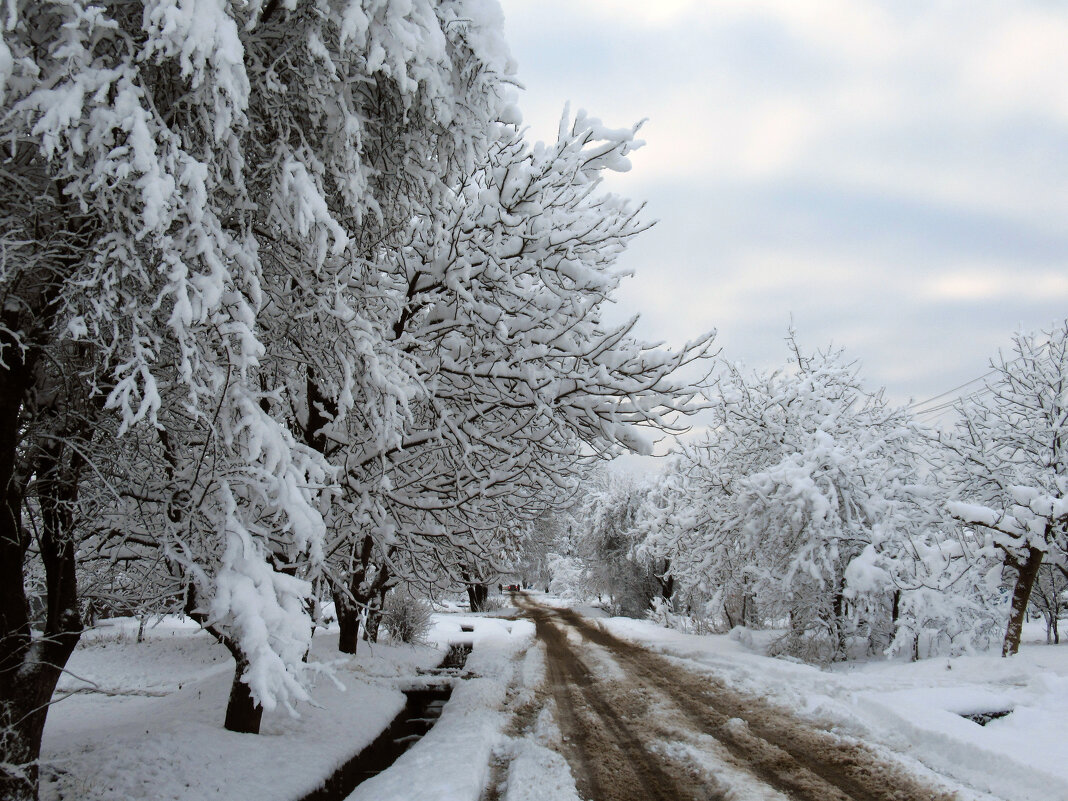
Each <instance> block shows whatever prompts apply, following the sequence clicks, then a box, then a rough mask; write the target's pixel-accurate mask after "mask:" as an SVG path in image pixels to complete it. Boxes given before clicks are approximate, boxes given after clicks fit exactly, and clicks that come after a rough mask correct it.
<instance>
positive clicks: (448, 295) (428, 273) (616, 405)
mask: <svg viewBox="0 0 1068 801" xmlns="http://www.w3.org/2000/svg"><path fill="white" fill-rule="evenodd" d="M639 144H640V142H639V141H637V140H636V139H635V130H634V129H623V130H610V129H606V128H605V127H604V126H602V125H601V124H600V123H599V122H597V121H596V120H593V119H591V118H588V117H587V116H585V115H583V114H579V115H577V116H576V117H575V118H571V117H570V116H568V115H566V114H565V116H564V118H563V119H562V122H561V126H560V130H559V135H558V139H557V141H556V142H555V143H553V144H548V145H547V144H537V145H534V146H531V145H529V144H527V143H526V142H525V141H524V140H523V138H522V136H521V134H520V133H519V132H518V131H517V130H516V129H515V128H508V129H507V130H505V129H502V133H501V134H500V135H499V136H498V137H497V138H496V139H495V140H494V141H493V142H492V143H491V144H490V146H489V148H488V150H487V152H486V154H485V158H484V159H483V160H482V161H481V162H479V163H478V164H476V165H474V167H473V168H472V169H468V168H466V167H463V166H462V165H459V166H457V167H456V168H455V169H451V170H450V171H449V172H447V173H446V175H445V179H446V181H447V183H446V185H445V186H444V187H443V188H442V191H441V192H439V193H437V194H435V195H434V196H433V197H432V198H430V199H429V200H428V204H427V206H426V207H425V209H424V210H423V213H421V214H419V215H416V216H413V217H412V218H411V220H410V223H409V226H408V229H407V231H406V233H405V236H404V244H403V245H402V246H400V247H398V248H396V249H393V250H389V251H384V252H383V253H382V260H381V262H380V263H379V264H378V265H377V269H378V283H377V290H378V291H379V292H380V293H381V295H382V296H384V297H390V298H393V299H394V303H395V307H394V309H395V312H394V316H393V317H392V318H390V320H389V332H388V335H387V337H386V346H387V347H388V348H389V349H390V351H391V352H392V353H394V354H397V361H398V363H403V364H405V365H407V367H406V369H407V370H408V371H409V372H410V373H411V374H412V375H413V376H414V377H415V378H416V382H415V383H414V390H413V392H412V394H411V396H410V397H409V399H408V401H407V407H406V408H407V416H406V417H405V419H404V420H403V423H402V425H401V426H400V428H399V430H398V438H397V439H395V440H381V439H378V440H367V439H360V437H364V436H365V434H366V431H365V430H364V431H359V432H353V431H351V430H343V429H339V430H338V431H337V433H334V431H333V428H332V427H328V428H327V429H326V430H327V431H328V432H330V433H328V434H327V437H328V439H331V440H332V441H335V442H338V443H339V445H338V446H337V448H338V451H339V453H340V452H345V453H346V456H345V458H344V459H343V460H342V461H343V463H344V465H345V466H346V473H345V476H344V477H343V479H342V492H343V495H344V496H345V497H346V500H345V504H347V505H345V506H343V508H344V513H343V514H344V516H345V524H344V527H339V528H338V531H339V534H340V535H341V536H342V537H343V538H345V540H346V541H347V542H348V543H349V546H348V547H347V548H346V547H344V546H343V547H342V548H341V549H340V550H339V553H340V552H342V551H343V552H344V553H346V554H347V557H346V559H347V562H346V563H345V564H343V565H341V568H340V572H341V573H342V575H347V590H348V592H347V594H348V595H349V596H350V598H351V599H352V601H353V602H354V603H355V604H356V605H359V604H360V603H363V602H365V601H364V599H365V598H366V597H367V592H368V591H369V590H373V589H374V588H373V587H372V586H370V585H368V584H367V578H366V577H367V575H368V572H369V571H370V570H371V569H372V568H371V565H374V566H375V567H374V571H375V575H376V576H385V575H388V576H392V577H394V578H397V579H403V580H404V581H406V582H415V583H417V584H419V585H421V586H423V587H424V588H426V587H427V585H432V584H435V583H442V582H448V581H449V580H452V581H459V582H462V583H465V584H468V585H469V586H470V585H478V584H481V585H485V583H487V582H489V583H492V582H493V581H494V576H495V575H496V574H497V573H500V572H504V571H507V570H508V568H509V567H510V562H511V559H510V556H509V554H510V553H512V552H514V550H515V545H516V544H517V542H518V538H520V537H521V536H522V535H523V532H524V531H525V530H526V529H527V527H528V526H529V525H530V524H531V523H532V521H533V520H535V519H537V518H538V517H539V516H540V515H541V514H542V513H543V512H545V511H546V510H548V509H549V508H551V506H552V505H553V503H554V502H555V501H554V499H555V498H557V497H558V496H560V495H561V494H562V493H566V492H567V491H568V490H569V489H570V488H572V487H573V485H574V478H573V476H574V475H575V474H576V472H577V471H578V468H580V467H581V466H582V465H583V464H584V463H586V462H588V461H589V460H590V459H591V458H594V457H597V456H600V457H604V456H611V455H614V454H615V453H618V452H620V451H621V450H623V449H633V450H639V451H641V450H646V449H647V448H648V444H647V443H646V442H644V439H643V437H642V435H641V434H639V433H638V430H637V429H636V426H637V425H644V426H646V427H652V428H654V429H660V430H664V429H671V428H672V427H673V426H674V425H675V423H674V422H673V421H672V419H671V418H670V415H671V414H672V413H675V412H679V411H687V410H688V408H689V406H690V404H689V398H690V397H692V396H693V395H694V393H695V390H694V389H692V388H689V387H687V386H686V385H685V384H680V383H678V382H677V381H676V380H675V379H673V377H672V376H673V374H674V373H675V371H676V370H677V369H678V367H680V366H682V365H684V364H686V363H687V362H689V361H691V360H693V359H695V358H700V357H701V356H702V354H703V353H704V350H705V348H706V346H707V338H705V339H702V340H700V341H698V342H697V343H696V344H694V345H691V346H687V347H685V348H684V349H682V350H681V351H679V352H676V353H672V352H668V351H664V350H661V349H657V348H651V347H649V346H646V345H643V344H642V343H640V342H639V341H637V340H635V339H634V338H633V337H631V336H630V330H631V328H632V326H633V321H629V322H627V323H626V324H624V325H622V326H609V325H606V324H605V323H604V322H603V320H602V309H603V307H604V305H605V304H606V303H607V302H609V300H610V299H611V297H612V295H613V293H614V292H615V291H616V288H617V287H618V284H619V281H620V278H621V274H620V272H619V271H618V270H617V269H616V268H615V266H614V262H615V259H616V257H617V256H618V254H619V253H620V252H621V251H622V250H623V248H624V247H625V245H626V243H627V241H628V240H629V239H630V238H631V237H633V236H635V235H636V234H638V233H640V232H641V231H642V230H644V228H645V227H646V224H645V223H643V222H641V221H640V219H639V217H638V213H639V209H638V208H636V207H633V206H632V205H631V204H629V203H628V202H626V201H624V200H622V199H620V198H617V197H614V196H611V195H606V194H603V193H601V192H600V191H599V184H600V181H601V175H602V173H603V172H604V171H605V170H621V169H626V168H627V167H628V165H629V162H628V158H627V157H628V154H629V152H630V151H631V150H632V149H634V148H635V147H637V146H638V145H639ZM350 499H351V500H350ZM350 521H351V523H352V525H351V526H350V525H349V522H350ZM346 528H347V529H348V530H349V531H354V532H356V536H352V534H350V533H348V532H347V531H346ZM428 565H431V566H433V568H432V569H430V568H428V567H427V566H428ZM476 567H477V569H476Z"/></svg>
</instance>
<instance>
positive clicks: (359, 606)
mask: <svg viewBox="0 0 1068 801" xmlns="http://www.w3.org/2000/svg"><path fill="white" fill-rule="evenodd" d="M373 555H374V540H373V539H371V537H364V539H363V542H362V543H361V545H360V552H359V554H357V559H355V560H354V564H353V565H352V567H351V569H350V571H349V576H348V585H347V586H346V587H342V588H335V589H334V591H333V593H332V594H333V596H334V608H335V610H336V611H337V620H338V625H339V626H340V627H341V636H340V637H339V638H338V646H337V647H338V650H339V651H341V653H343V654H354V653H356V644H357V642H358V640H359V635H360V615H361V614H362V613H363V611H364V610H367V613H368V617H367V621H366V624H365V625H366V626H367V627H368V631H367V632H365V636H366V635H367V634H369V633H370V631H369V629H370V626H371V625H372V623H374V626H375V630H374V633H373V636H374V637H376V638H377V636H378V623H377V622H376V621H374V620H373V617H374V614H373V613H374V611H375V610H374V606H375V604H374V603H373V602H374V601H375V600H378V599H380V598H384V597H385V594H386V591H387V590H388V589H389V586H390V579H391V574H390V571H389V569H388V568H386V567H385V566H379V567H378V568H377V569H375V566H374V565H373V564H372V562H371V557H372V556H373ZM372 572H373V573H374V578H373V579H371V580H370V581H368V580H367V577H368V575H370V574H371V573H372ZM379 602H380V601H379ZM374 641H375V640H371V642H374Z"/></svg>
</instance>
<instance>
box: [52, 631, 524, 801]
mask: <svg viewBox="0 0 1068 801" xmlns="http://www.w3.org/2000/svg"><path fill="white" fill-rule="evenodd" d="M461 625H464V626H470V627H473V628H474V631H473V632H472V633H466V632H462V631H461ZM136 629H137V622H136V621H133V620H117V621H104V623H103V625H101V626H100V627H99V628H97V629H95V630H93V631H90V632H87V633H86V635H85V636H84V638H83V641H82V643H81V645H80V646H79V647H78V649H77V651H76V652H75V654H74V656H73V657H72V659H71V661H70V663H69V664H68V673H67V675H66V676H65V677H64V679H63V681H62V682H61V683H60V687H59V690H58V692H57V693H56V696H55V698H56V700H55V702H54V705H53V708H52V710H51V711H50V712H49V717H48V724H47V726H46V729H45V737H44V747H43V753H42V760H43V765H42V776H43V777H44V781H43V782H42V793H41V795H42V801H96V800H97V799H99V801H104V800H105V799H106V800H107V801H126V799H129V800H130V801H134V800H135V799H136V800H137V801H142V800H147V799H159V800H160V801H163V800H164V799H167V800H170V799H181V801H193V800H194V799H207V798H212V799H218V798H227V799H232V800H233V801H244V800H245V799H255V801H295V799H299V798H301V797H302V796H303V795H305V794H306V793H308V792H310V791H311V790H313V789H315V787H317V786H318V785H319V784H321V782H322V780H323V779H324V778H325V777H326V776H328V775H329V774H331V773H332V772H333V771H334V770H335V769H336V768H337V767H338V766H339V765H341V764H342V763H343V762H344V761H345V760H346V759H348V758H349V757H351V756H352V755H353V754H354V753H356V752H357V751H359V750H360V749H362V748H363V747H364V746H365V745H367V744H368V743H370V742H371V741H372V740H373V739H374V738H375V737H376V736H377V735H378V733H379V732H380V731H381V730H382V729H384V728H385V727H386V726H387V725H388V723H389V722H390V721H391V720H392V719H393V717H394V716H395V715H396V714H397V713H398V712H399V711H400V710H401V709H402V708H403V706H404V700H405V699H404V695H403V693H402V692H401V690H400V689H398V688H406V687H408V686H413V685H418V684H420V683H421V682H425V678H422V677H420V676H419V675H417V670H418V669H419V668H429V667H432V666H434V665H437V664H438V663H439V662H440V661H441V659H442V656H443V649H444V648H447V646H448V645H449V644H450V643H454V642H472V643H473V644H474V651H473V653H472V655H471V657H470V658H469V660H468V665H467V667H468V671H469V672H472V673H476V674H479V675H480V676H481V678H475V679H470V680H467V681H464V682H462V683H461V684H462V686H461V687H459V688H458V689H457V690H456V692H454V694H453V698H452V700H451V701H450V703H449V704H448V706H447V707H446V711H445V713H444V714H443V716H442V718H441V720H440V721H439V723H438V724H437V726H436V727H435V729H434V730H433V731H432V732H431V736H428V737H426V738H424V740H423V741H422V742H420V743H419V744H418V746H417V748H416V749H413V750H412V751H410V752H409V753H408V754H407V755H406V756H405V758H404V759H403V760H402V764H399V765H398V769H399V770H398V771H397V772H398V773H404V774H409V773H412V772H415V773H418V774H419V775H420V778H419V782H420V793H419V797H420V798H421V799H434V798H440V799H446V798H448V799H463V798H472V799H475V798H477V796H478V793H479V792H480V791H481V788H482V786H483V785H484V784H485V782H486V775H487V771H488V767H487V766H488V763H489V751H490V749H491V748H492V747H493V746H495V745H496V744H497V742H498V737H499V732H500V730H501V728H502V727H503V726H504V725H505V722H506V715H505V714H504V713H503V712H501V711H499V707H500V706H501V704H502V699H503V698H504V696H505V691H506V688H507V686H508V683H509V682H510V681H511V680H512V672H511V671H512V664H513V660H516V659H518V657H520V656H521V655H522V653H523V651H524V650H525V649H526V647H527V646H528V645H529V643H530V641H531V639H532V637H533V626H532V625H531V624H530V623H527V622H525V621H505V620H500V619H493V618H487V617H478V616H471V617H464V616H461V615H455V614H451V615H441V616H439V617H438V619H437V622H436V625H435V627H434V629H433V630H432V632H431V635H430V638H429V639H430V643H431V644H429V645H421V646H412V645H397V646H391V645H384V644H379V645H374V646H371V647H368V646H367V644H366V643H360V648H359V650H360V653H359V654H358V655H357V656H355V657H347V656H341V655H339V654H338V652H337V650H336V640H337V634H336V631H325V632H322V633H321V634H320V635H319V636H317V637H316V642H315V648H314V651H313V660H314V659H318V660H320V661H323V662H332V663H333V664H334V668H335V679H336V681H337V682H339V683H340V685H342V686H338V684H337V683H335V681H334V680H331V679H329V678H327V677H325V676H324V677H322V678H321V679H320V681H319V682H318V685H317V686H316V688H315V691H314V693H313V698H314V701H315V703H316V704H317V706H311V705H304V706H302V707H301V708H300V709H299V710H298V711H299V713H300V717H299V718H293V717H291V716H290V715H289V714H288V713H286V712H284V711H281V710H276V711H274V712H268V713H265V714H264V718H263V726H262V734H260V735H244V734H235V733H232V732H228V731H225V730H224V729H223V727H222V722H223V717H224V713H225V707H226V698H227V695H228V693H229V688H230V682H231V680H232V677H233V661H232V660H231V659H230V658H229V654H228V653H227V651H226V650H225V649H224V648H223V647H222V646H220V645H218V644H217V643H216V642H215V641H214V640H213V639H212V638H211V637H210V636H209V635H207V634H205V633H203V632H200V631H199V630H198V628H197V627H196V626H194V625H191V624H189V623H187V622H183V621H181V620H177V619H167V620H164V621H163V622H162V623H161V624H159V625H158V626H156V627H155V628H150V629H149V630H148V631H147V633H146V639H145V642H143V643H140V644H139V643H137V642H136ZM517 664H521V663H518V662H517ZM371 784H374V786H375V788H377V789H376V790H375V791H374V792H372V793H371V794H370V795H367V794H366V793H363V794H361V795H360V796H359V797H361V798H376V799H386V798H405V797H412V795H411V793H412V790H413V788H412V784H411V777H410V776H405V777H402V778H400V780H399V781H394V780H393V779H391V778H387V777H382V780H380V781H376V782H368V783H366V784H365V785H364V787H368V786H370V785H371ZM435 787H436V789H435ZM405 793H407V795H405Z"/></svg>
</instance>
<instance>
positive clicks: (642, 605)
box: [548, 470, 673, 617]
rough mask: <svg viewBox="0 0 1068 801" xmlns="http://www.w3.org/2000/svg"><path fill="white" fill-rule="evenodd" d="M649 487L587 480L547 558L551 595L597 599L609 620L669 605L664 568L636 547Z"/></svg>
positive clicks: (601, 475) (625, 478)
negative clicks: (659, 603)
mask: <svg viewBox="0 0 1068 801" xmlns="http://www.w3.org/2000/svg"><path fill="white" fill-rule="evenodd" d="M654 486H655V485H654V483H653V482H652V481H647V480H640V479H637V478H634V477H632V476H630V475H627V474H623V473H616V472H611V471H607V470H603V471H595V472H594V473H593V474H592V475H590V476H589V477H588V478H587V480H586V481H585V482H584V483H583V485H582V489H581V493H580V497H579V499H578V500H577V502H576V503H575V504H574V507H573V508H572V509H571V510H570V517H571V519H570V520H569V522H568V523H567V525H566V529H567V530H566V532H560V535H559V536H558V538H557V541H556V543H555V548H556V551H555V552H553V553H551V554H550V555H549V560H548V562H549V571H550V573H551V575H552V580H551V583H550V591H552V592H554V593H557V594H562V595H564V596H565V597H572V598H578V599H583V600H593V599H597V600H598V601H600V602H601V603H603V604H605V606H606V608H607V609H608V610H609V611H611V612H612V613H613V614H622V615H629V616H631V617H644V616H645V615H646V614H647V613H649V612H650V611H651V610H652V609H653V606H654V601H655V600H656V599H660V600H662V601H664V602H666V603H669V602H670V598H671V592H672V587H673V583H672V581H671V580H670V578H666V577H665V573H666V565H665V563H664V562H663V560H660V559H658V558H657V557H655V556H652V555H650V554H649V553H647V552H645V551H642V550H641V549H640V547H639V546H640V544H641V541H642V528H641V525H642V520H643V518H642V508H643V505H644V504H645V503H646V500H647V498H648V496H649V493H650V492H651V491H652V490H653V489H654Z"/></svg>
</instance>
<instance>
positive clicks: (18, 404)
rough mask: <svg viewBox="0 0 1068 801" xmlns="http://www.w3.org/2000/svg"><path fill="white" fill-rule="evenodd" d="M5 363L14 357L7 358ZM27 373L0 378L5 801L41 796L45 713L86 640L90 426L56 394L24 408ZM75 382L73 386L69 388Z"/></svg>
mask: <svg viewBox="0 0 1068 801" xmlns="http://www.w3.org/2000/svg"><path fill="white" fill-rule="evenodd" d="M6 356H7V358H9V359H11V358H12V354H11V353H9V352H8V353H6ZM26 370H27V373H28V371H29V368H28V367H27V368H26ZM5 373H6V375H5ZM27 373H23V374H22V375H21V376H16V375H13V371H11V370H10V369H9V370H7V371H4V372H0V728H2V729H3V730H4V731H3V734H4V736H0V798H4V799H33V798H36V796H37V789H38V784H39V776H38V766H37V761H38V759H39V757H40V751H41V735H42V733H43V731H44V724H45V718H46V717H47V714H48V705H49V702H50V700H51V698H52V693H53V692H54V691H55V688H56V684H57V682H58V681H59V677H60V675H61V674H62V672H63V669H64V666H65V665H66V664H67V660H68V659H69V658H70V655H71V653H72V652H73V651H74V648H75V646H76V645H77V644H78V640H79V638H80V637H81V633H82V622H81V617H80V615H79V612H78V606H79V603H78V585H77V580H76V561H75V553H76V549H75V542H74V533H73V522H74V513H73V509H74V505H75V504H76V503H77V500H78V488H79V483H80V480H81V475H82V471H83V470H84V468H85V465H86V461H85V456H84V454H85V453H86V451H87V450H88V447H89V441H90V439H91V436H92V421H91V420H90V418H88V417H86V416H84V415H79V414H77V413H75V411H74V409H73V408H71V406H72V404H73V401H72V399H71V398H70V397H67V393H61V392H58V391H56V390H55V389H53V391H52V392H51V393H46V392H44V391H43V390H42V391H39V392H37V393H35V395H37V396H38V397H45V396H46V395H48V394H50V395H51V401H50V403H51V404H52V405H50V406H48V407H46V408H41V407H37V406H32V408H29V409H28V410H27V409H26V408H25V406H24V403H25V401H24V400H23V399H24V398H25V397H26V394H25V393H26V390H27V388H28V387H27V383H24V382H28V381H29V380H30V378H29V375H28V374H27ZM19 378H22V379H23V380H22V381H20V380H19ZM5 379H6V380H5ZM43 380H45V381H47V379H43ZM76 382H77V379H76V378H75V379H73V380H72V382H71V383H75V384H76ZM68 391H69V389H68ZM75 392H77V389H75ZM79 411H84V410H79ZM23 414H27V415H28V416H29V417H31V418H32V419H33V421H34V425H35V432H34V441H33V442H32V443H30V444H29V446H25V445H24V446H22V448H23V450H22V453H21V454H20V443H19V441H18V424H19V420H20V418H22V416H23ZM31 476H33V477H34V478H35V479H36V480H35V481H34V494H35V496H36V499H37V503H38V508H39V509H40V515H41V520H40V527H39V529H38V537H37V543H38V546H39V549H40V559H41V562H42V563H43V565H44V569H45V588H46V592H47V597H46V620H45V626H44V633H43V635H41V636H38V637H34V636H33V634H32V632H31V630H30V620H29V599H28V598H27V597H26V594H25V589H24V586H25V585H24V576H23V571H24V569H25V560H26V553H27V549H28V548H29V545H30V533H29V531H28V529H27V527H26V526H24V525H23V522H22V504H23V502H24V498H25V492H26V486H27V481H28V480H29V478H30V477H31Z"/></svg>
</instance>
